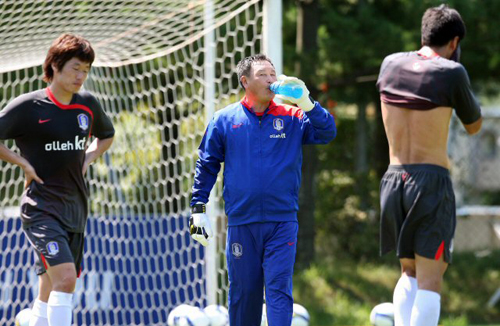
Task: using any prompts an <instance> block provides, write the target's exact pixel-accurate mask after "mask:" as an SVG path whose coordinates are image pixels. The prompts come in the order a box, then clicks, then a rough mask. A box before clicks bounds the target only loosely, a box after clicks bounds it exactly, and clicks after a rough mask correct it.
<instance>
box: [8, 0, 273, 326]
mask: <svg viewBox="0 0 500 326" xmlns="http://www.w3.org/2000/svg"><path fill="white" fill-rule="evenodd" d="M0 3H1V14H0V76H1V77H0V78H1V80H0V83H1V85H0V86H1V87H0V107H1V108H3V107H5V105H6V104H7V103H8V102H9V101H10V100H12V99H13V98H14V97H16V96H19V95H21V94H23V93H26V92H30V91H33V90H37V89H41V88H44V87H46V86H47V85H46V84H45V83H44V82H42V80H41V76H42V68H41V65H42V63H43V60H44V58H45V55H46V52H47V50H48V48H49V46H50V44H51V42H52V41H53V40H54V39H55V38H56V37H57V36H59V35H60V34H61V33H63V32H72V33H75V34H80V35H82V36H84V37H86V38H87V39H89V40H90V41H91V43H92V44H93V46H94V49H95V51H96V54H97V57H96V61H95V62H94V64H93V67H92V71H91V73H90V75H89V78H88V80H87V82H86V83H85V86H84V87H85V88H86V89H87V90H89V91H91V92H92V93H93V94H94V95H95V96H96V97H97V98H98V99H99V100H100V102H101V104H102V105H103V107H104V109H105V111H106V112H107V113H108V115H109V116H110V117H111V118H112V121H113V123H114V126H115V129H116V135H115V141H114V144H113V146H112V147H111V149H110V150H109V151H108V152H106V153H105V155H103V157H102V158H100V159H99V160H98V161H97V162H96V163H95V164H93V165H92V167H91V168H90V170H89V172H88V176H87V179H88V180H89V182H88V185H89V188H90V193H91V197H90V211H91V214H90V216H89V220H88V224H87V236H86V245H85V256H84V262H83V272H82V276H81V277H80V279H79V280H78V283H77V289H76V292H75V295H74V302H73V304H74V307H75V309H74V316H73V321H74V324H77V325H166V321H167V316H168V313H169V311H170V310H171V309H172V308H174V307H175V306H177V305H179V304H181V303H186V304H191V305H197V306H200V307H204V306H205V305H206V304H207V303H208V302H211V303H213V302H214V301H215V302H217V303H219V304H225V300H226V295H227V293H226V291H227V286H228V285H227V276H226V270H225V257H224V247H225V228H226V220H225V217H224V215H223V214H222V212H223V210H222V209H221V207H222V205H223V203H222V200H221V196H220V194H221V193H222V192H221V184H220V182H219V183H218V184H217V185H216V187H215V189H214V191H213V192H212V196H213V197H212V200H211V203H212V204H211V205H212V212H218V213H216V214H215V215H216V216H214V217H212V218H215V219H216V221H215V222H216V223H215V224H216V229H217V230H218V231H219V232H217V236H216V239H215V241H214V242H213V245H212V247H210V248H209V249H208V250H211V252H212V254H211V258H210V259H209V260H207V259H206V257H207V250H206V249H205V248H203V247H200V245H199V244H197V243H195V242H193V241H191V239H190V237H189V233H188V228H187V221H188V216H189V200H190V193H191V186H192V180H193V174H194V169H195V162H196V159H197V147H198V145H199V142H200V140H201V137H202V136H203V133H204V130H205V126H206V122H207V118H210V117H211V115H212V114H213V112H210V111H209V112H206V110H207V108H208V109H210V108H213V110H217V109H220V108H223V107H224V106H226V105H227V104H229V103H232V102H235V101H238V100H239V99H240V98H241V96H242V93H241V90H240V88H239V85H238V81H237V77H236V75H235V66H236V64H237V63H238V61H239V60H240V59H242V58H243V57H245V56H248V55H251V54H255V53H259V52H261V51H262V33H263V32H262V29H263V28H262V20H263V18H262V17H263V13H262V11H263V4H262V1H259V0H212V1H209V0H193V1H189V0H121V1H118V0H107V1H102V0H87V1H85V0H80V1H77V0H58V1H41V0H24V1H17V0H4V1H2V2H0ZM4 144H6V145H7V146H8V147H10V148H12V149H14V150H17V149H16V146H15V144H14V143H13V142H12V141H6V142H4ZM23 178H24V176H23V174H22V171H21V170H20V169H19V168H18V167H16V166H13V165H12V164H7V163H5V162H1V163H0V207H1V209H0V239H1V250H2V253H1V254H0V324H1V325H12V324H13V320H14V316H15V314H16V313H17V312H19V311H20V310H21V309H24V308H27V307H31V304H32V302H33V300H34V298H35V297H36V295H37V292H38V284H37V282H38V279H37V276H36V275H35V273H34V269H33V268H32V265H33V262H34V254H33V251H32V250H31V248H30V246H29V245H28V243H27V240H26V238H25V236H24V234H23V232H22V230H21V222H20V219H19V209H18V206H19V199H20V196H21V194H22V191H23V181H24V180H23ZM207 261H210V264H211V265H210V267H207ZM209 269H210V270H209ZM207 274H211V275H212V276H213V277H212V279H214V280H215V285H214V284H212V285H211V286H210V287H209V291H207V290H206V289H207V284H206V279H207V277H206V276H207ZM212 283H213V282H212ZM210 298H212V299H210Z"/></svg>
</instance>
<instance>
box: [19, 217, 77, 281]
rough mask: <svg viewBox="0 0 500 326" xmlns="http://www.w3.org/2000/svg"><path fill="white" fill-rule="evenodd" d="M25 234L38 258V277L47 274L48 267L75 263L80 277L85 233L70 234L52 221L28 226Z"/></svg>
mask: <svg viewBox="0 0 500 326" xmlns="http://www.w3.org/2000/svg"><path fill="white" fill-rule="evenodd" d="M24 233H25V234H26V236H27V237H28V240H29V242H30V243H31V245H32V246H33V248H34V249H35V251H36V253H37V256H38V260H37V261H36V263H35V265H36V273H37V275H41V274H43V273H45V272H46V270H47V268H48V266H56V265H59V264H63V263H74V264H75V268H76V273H77V275H78V276H80V272H81V265H82V260H83V247H84V242H85V236H84V234H83V233H71V232H68V231H66V230H64V229H63V228H62V227H61V225H60V224H59V223H58V222H57V221H51V220H48V221H47V222H46V223H44V224H38V225H33V226H28V227H26V228H25V229H24ZM47 264H48V266H47Z"/></svg>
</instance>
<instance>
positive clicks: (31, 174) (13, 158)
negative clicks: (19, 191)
mask: <svg viewBox="0 0 500 326" xmlns="http://www.w3.org/2000/svg"><path fill="white" fill-rule="evenodd" d="M0 160H2V161H6V162H9V163H12V164H16V165H19V166H20V167H21V168H22V169H23V171H24V176H25V182H24V187H28V185H29V184H30V183H31V181H33V180H35V181H36V182H38V183H41V184H43V181H42V179H40V177H39V176H38V175H37V174H36V171H35V169H34V168H33V167H32V166H31V164H30V163H29V162H28V160H26V159H25V158H24V157H22V156H21V155H19V154H17V153H16V152H13V151H11V150H10V149H8V148H7V147H6V146H5V145H4V144H1V143H0Z"/></svg>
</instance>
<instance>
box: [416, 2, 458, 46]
mask: <svg viewBox="0 0 500 326" xmlns="http://www.w3.org/2000/svg"><path fill="white" fill-rule="evenodd" d="M465 32H466V30H465V23H464V21H463V20H462V17H461V16H460V14H459V13H458V11H456V10H455V9H452V8H450V7H448V5H445V4H442V5H440V6H439V7H433V8H429V9H427V10H426V11H425V13H424V16H423V17H422V45H427V46H443V45H445V44H447V43H448V42H449V41H451V40H453V39H454V38H455V37H456V36H458V38H459V40H460V41H461V40H462V39H463V38H464V37H465Z"/></svg>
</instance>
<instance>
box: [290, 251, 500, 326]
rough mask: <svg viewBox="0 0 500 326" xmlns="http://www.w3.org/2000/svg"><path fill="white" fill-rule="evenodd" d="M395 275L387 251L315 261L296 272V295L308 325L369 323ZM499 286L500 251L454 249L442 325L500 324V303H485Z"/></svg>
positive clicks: (389, 291) (395, 268)
mask: <svg viewBox="0 0 500 326" xmlns="http://www.w3.org/2000/svg"><path fill="white" fill-rule="evenodd" d="M389 256H390V257H389ZM398 278H399V265H398V263H397V259H396V258H395V257H394V256H393V255H391V254H389V255H387V257H384V258H383V259H382V258H381V259H379V260H374V261H370V262H357V261H352V260H348V259H331V258H330V259H322V260H321V261H319V260H317V262H316V263H315V264H314V265H313V266H312V267H310V268H309V269H307V270H305V271H303V272H299V273H297V274H296V275H295V278H294V299H295V302H297V303H299V304H301V305H303V306H305V307H306V308H307V309H308V311H309V313H310V315H311V323H310V326H340V325H370V321H369V315H370V311H371V309H372V308H373V307H374V306H375V305H377V304H379V303H382V302H389V301H392V290H393V288H394V285H395V284H396V282H397V279H398ZM498 288H500V251H495V252H484V253H481V255H475V254H473V253H455V254H454V257H453V264H452V265H451V266H450V267H449V268H448V270H447V272H446V274H445V283H444V288H443V294H442V298H441V303H442V308H441V319H440V324H441V325H444V326H466V325H500V302H499V303H497V304H496V305H495V306H494V307H492V308H488V306H487V303H488V300H489V299H490V297H491V296H492V295H493V293H495V291H496V290H497V289H498Z"/></svg>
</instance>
